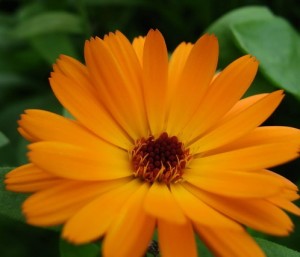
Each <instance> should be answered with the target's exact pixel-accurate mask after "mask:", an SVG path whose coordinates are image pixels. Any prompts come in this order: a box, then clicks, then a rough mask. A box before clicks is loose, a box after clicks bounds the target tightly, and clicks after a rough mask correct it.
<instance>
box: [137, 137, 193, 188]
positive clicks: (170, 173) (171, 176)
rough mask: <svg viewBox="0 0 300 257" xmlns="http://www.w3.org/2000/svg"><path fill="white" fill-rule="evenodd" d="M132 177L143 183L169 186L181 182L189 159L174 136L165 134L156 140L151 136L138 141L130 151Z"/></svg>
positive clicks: (186, 152) (186, 150)
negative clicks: (158, 183) (160, 183)
mask: <svg viewBox="0 0 300 257" xmlns="http://www.w3.org/2000/svg"><path fill="white" fill-rule="evenodd" d="M131 156H132V164H133V169H134V172H133V174H134V176H135V177H138V178H140V179H142V180H144V181H147V182H150V183H153V182H155V181H158V182H163V183H166V184H170V183H171V182H177V181H179V180H181V177H182V174H183V170H184V168H185V167H186V165H187V162H188V161H189V160H190V159H191V155H190V153H189V149H185V148H184V146H183V144H182V143H181V142H180V141H178V138H177V137H176V136H172V137H169V136H168V134H167V133H166V132H164V133H162V134H161V135H160V136H159V137H158V138H157V139H155V138H154V137H153V136H150V137H149V138H147V139H145V138H142V139H140V140H138V141H137V142H136V144H135V147H134V148H133V150H132V151H131Z"/></svg>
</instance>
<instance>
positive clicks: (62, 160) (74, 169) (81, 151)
mask: <svg viewBox="0 0 300 257" xmlns="http://www.w3.org/2000/svg"><path fill="white" fill-rule="evenodd" d="M29 149H30V150H31V151H30V152H29V153H28V156H29V159H30V161H31V162H32V163H33V164H35V165H36V166H37V167H39V168H41V169H43V170H45V171H47V172H50V173H52V174H54V175H56V176H59V177H63V178H69V179H75V180H84V181H92V180H110V179H117V178H122V177H129V176H131V175H132V174H131V167H130V162H129V161H128V158H129V157H128V154H127V153H126V152H125V151H123V150H120V149H118V148H116V147H113V146H111V145H109V144H107V146H106V147H104V146H103V145H102V146H101V147H99V149H98V151H96V150H95V149H93V150H90V149H88V148H84V147H79V146H76V145H71V144H66V143H61V142H38V143H34V144H31V145H29Z"/></svg>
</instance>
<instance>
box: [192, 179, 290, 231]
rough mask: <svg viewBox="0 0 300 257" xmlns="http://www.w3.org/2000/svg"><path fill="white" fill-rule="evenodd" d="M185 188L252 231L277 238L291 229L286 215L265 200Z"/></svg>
mask: <svg viewBox="0 0 300 257" xmlns="http://www.w3.org/2000/svg"><path fill="white" fill-rule="evenodd" d="M186 188H187V189H188V190H189V191H190V192H192V193H193V194H194V195H195V196H197V197H199V199H201V200H202V201H204V202H206V203H207V204H208V205H210V206H211V207H213V208H215V209H216V210H218V211H219V212H221V213H223V214H224V215H227V216H228V217H230V218H232V219H234V220H236V221H238V222H240V223H242V224H245V225H246V226H249V227H251V228H253V229H256V230H259V231H262V232H265V233H268V234H272V235H279V236H283V235H288V234H289V233H290V232H291V231H292V229H293V223H292V221H291V220H290V218H289V217H288V216H287V214H286V213H285V212H284V211H282V210H281V209H279V208H278V207H276V206H275V205H274V204H271V203H270V202H268V201H267V200H265V199H247V200H245V199H236V198H229V197H223V196H218V195H215V194H211V193H207V192H205V191H202V190H199V189H197V188H195V187H193V186H190V185H186Z"/></svg>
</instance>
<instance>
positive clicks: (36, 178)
mask: <svg viewBox="0 0 300 257" xmlns="http://www.w3.org/2000/svg"><path fill="white" fill-rule="evenodd" d="M84 57H85V62H86V64H85V65H83V64H81V63H80V62H78V61H76V60H75V59H73V58H71V57H68V56H61V57H60V59H59V60H58V61H57V63H56V64H55V65H54V72H53V73H52V74H51V78H50V84H51V87H52V89H53V91H54V94H55V95H56V97H57V98H58V100H59V101H60V102H61V104H62V105H63V106H64V107H65V108H66V109H67V110H68V111H69V112H70V113H71V114H72V116H73V117H74V118H73V119H69V118H66V117H62V116H60V115H57V114H54V113H51V112H47V111H42V110H27V111H25V114H23V115H22V117H21V119H20V121H19V125H20V127H19V131H20V133H21V134H22V135H23V136H24V137H25V138H26V139H28V140H29V141H30V142H31V144H30V145H29V153H28V157H29V161H30V163H29V164H26V165H23V166H21V167H18V168H16V169H15V170H13V171H11V172H10V173H8V174H7V177H6V181H5V183H6V185H7V189H8V190H12V191H16V192H29V193H33V194H32V195H31V196H29V197H28V198H27V200H26V201H25V202H24V204H23V207H22V209H23V212H24V214H25V216H26V220H27V222H28V223H29V224H32V225H37V226H53V225H58V224H64V226H63V229H62V236H63V238H65V239H67V240H69V241H70V242H73V243H75V244H81V243H87V242H91V241H94V240H97V239H100V238H103V247H102V249H103V255H104V256H106V257H116V256H117V257H120V256H121V257H122V256H124V257H127V256H131V257H134V256H136V257H139V256H143V255H144V254H145V252H146V250H147V247H148V245H149V242H150V241H151V238H152V236H153V233H154V231H155V230H157V232H158V243H159V248H160V251H161V254H162V256H163V257H183V256H189V257H193V256H197V248H196V244H195V238H194V234H195V233H196V234H197V235H198V236H199V237H200V238H201V240H202V241H204V242H205V243H206V244H207V246H208V247H209V248H210V249H211V251H212V252H213V253H214V254H215V255H216V256H224V257H233V256H243V257H245V256H247V257H252V256H253V257H259V256H265V255H264V253H263V252H262V250H261V249H260V248H259V247H258V246H257V244H256V243H255V241H254V240H253V239H252V238H251V237H250V236H249V235H248V234H247V232H246V229H245V227H250V228H252V229H255V230H258V231H262V232H265V233H268V234H272V235H279V236H283V235H288V234H289V233H290V232H291V231H292V229H293V224H292V222H291V220H290V218H289V217H288V216H287V214H286V213H285V212H284V211H283V210H286V211H289V212H291V213H294V214H296V215H299V214H300V211H299V208H298V207H296V206H295V205H294V204H293V203H292V201H294V200H296V199H298V194H297V187H296V186H295V185H294V184H293V183H292V182H290V181H289V180H287V179H285V178H284V177H282V176H280V175H278V174H276V173H273V172H272V171H270V170H268V169H269V168H271V167H273V166H276V165H278V164H282V163H285V162H287V161H290V160H292V159H295V158H297V157H298V151H299V145H300V132H299V130H298V129H295V128H290V127H282V126H281V127H280V126H276V127H275V126H260V125H261V124H262V123H263V122H264V121H265V120H266V119H267V118H268V117H269V116H270V115H271V114H272V112H273V111H274V110H275V109H276V107H277V106H278V105H279V103H280V101H281V100H282V98H283V92H282V91H281V90H279V91H275V92H273V93H266V94H259V95H255V96H250V97H247V98H244V99H242V100H240V99H241V97H242V96H243V94H244V93H245V91H246V90H247V89H248V87H249V86H250V84H251V83H252V81H253V79H254V77H255V74H256V72H257V68H258V62H257V60H256V59H255V58H254V57H251V56H249V55H246V56H243V57H241V58H239V59H237V60H236V61H234V62H232V63H231V64H229V65H228V66H227V67H226V68H225V69H224V70H223V71H222V72H220V73H219V74H218V75H217V76H215V72H216V67H217V59H218V42H217V39H216V38H215V36H213V35H204V36H202V37H201V38H200V39H199V40H198V41H197V42H196V43H195V44H190V43H182V44H180V45H179V46H178V47H177V48H176V49H175V51H174V53H173V54H172V55H171V57H170V59H169V58H168V51H167V48H166V45H165V41H164V38H163V36H162V35H161V33H160V32H159V31H157V30H150V31H149V33H148V34H147V36H146V37H139V38H136V39H134V41H133V43H132V44H131V43H130V42H129V41H128V39H127V38H126V37H125V36H124V35H123V34H121V33H120V32H116V33H110V34H109V35H106V36H105V37H104V39H100V38H98V37H96V38H92V39H91V40H89V41H86V44H85V49H84Z"/></svg>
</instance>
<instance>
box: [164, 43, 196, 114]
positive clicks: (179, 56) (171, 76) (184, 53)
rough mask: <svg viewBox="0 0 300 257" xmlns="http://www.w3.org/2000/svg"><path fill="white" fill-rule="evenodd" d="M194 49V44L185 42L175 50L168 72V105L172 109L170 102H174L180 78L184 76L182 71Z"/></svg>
mask: <svg viewBox="0 0 300 257" xmlns="http://www.w3.org/2000/svg"><path fill="white" fill-rule="evenodd" d="M192 48H193V44H191V43H184V42H183V43H181V44H180V45H179V46H178V47H177V48H176V49H175V50H174V52H173V53H172V55H171V57H170V61H169V71H168V93H167V104H166V105H167V106H168V108H169V107H170V102H171V101H172V99H173V97H174V96H173V95H174V93H175V92H176V89H177V86H178V80H179V77H180V76H181V74H182V70H183V68H184V66H185V63H186V60H187V58H188V56H189V54H190V52H191V49H192ZM169 109H170V108H169ZM169 109H168V111H169Z"/></svg>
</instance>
